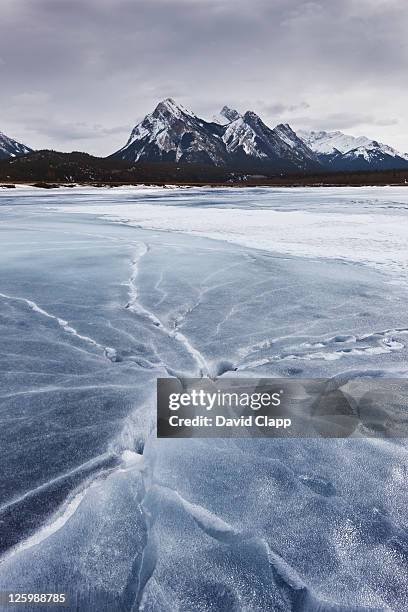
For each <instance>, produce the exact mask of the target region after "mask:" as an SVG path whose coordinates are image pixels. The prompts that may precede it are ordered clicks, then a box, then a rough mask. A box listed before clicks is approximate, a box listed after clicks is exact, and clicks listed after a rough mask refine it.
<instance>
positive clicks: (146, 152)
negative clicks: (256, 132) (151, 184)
mask: <svg viewBox="0 0 408 612" xmlns="http://www.w3.org/2000/svg"><path fill="white" fill-rule="evenodd" d="M220 133H221V127H220V126H217V125H216V124H211V123H208V122H206V121H204V120H203V119H200V118H199V117H197V116H196V115H194V113H192V112H191V111H189V110H187V109H186V108H184V106H182V105H181V104H178V103H176V102H175V101H174V100H173V99H172V98H166V99H165V100H162V101H161V102H159V104H158V105H157V106H156V108H155V109H154V111H153V112H152V113H150V114H149V115H146V117H145V118H144V119H143V121H141V122H140V123H138V124H137V125H136V126H135V128H134V129H133V131H132V133H131V135H130V138H129V140H128V142H127V143H126V145H125V146H124V147H123V148H122V149H120V150H119V151H118V152H117V153H115V154H114V157H118V158H121V159H125V160H128V161H135V162H137V161H141V160H144V161H176V162H178V161H180V162H184V163H200V164H210V165H216V166H218V165H223V164H225V161H226V160H225V159H224V158H225V149H224V146H223V143H222V141H221V138H220Z"/></svg>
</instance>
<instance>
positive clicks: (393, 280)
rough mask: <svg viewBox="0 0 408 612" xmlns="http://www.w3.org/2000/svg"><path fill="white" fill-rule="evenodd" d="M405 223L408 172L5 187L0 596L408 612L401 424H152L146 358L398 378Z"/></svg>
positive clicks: (403, 365)
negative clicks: (354, 429) (188, 435)
mask: <svg viewBox="0 0 408 612" xmlns="http://www.w3.org/2000/svg"><path fill="white" fill-rule="evenodd" d="M407 220H408V189H404V188H350V189H346V188H338V189H337V188H336V189H334V188H332V189H329V188H327V189H326V188H321V189H311V188H308V189H204V188H200V189H198V188H197V189H160V188H128V189H106V190H105V189H103V190H102V189H91V188H89V189H82V188H74V189H60V190H55V191H45V190H32V189H30V188H21V189H17V190H2V191H0V258H1V259H0V338H1V350H0V360H1V368H0V380H1V384H0V415H1V417H0V418H1V421H2V427H1V430H0V436H1V444H0V453H1V465H2V468H3V469H2V472H1V475H0V491H1V497H0V530H1V547H2V560H1V564H0V591H1V590H14V591H23V592H26V593H27V592H54V591H56V592H67V593H68V594H69V606H68V609H70V610H71V609H72V610H77V609H79V610H86V611H92V610H95V611H98V612H102V611H105V610H106V611H109V612H115V611H116V610H118V611H119V610H123V611H125V610H139V609H143V610H146V611H149V612H173V611H175V610H180V611H188V612H190V611H191V612H195V611H197V612H198V611H200V612H204V611H218V610H222V611H224V610H225V611H228V612H229V611H237V612H238V611H251V612H258V611H264V610H276V611H289V610H295V611H296V610H302V611H303V610H311V611H313V610H319V611H328V612H329V611H331V612H333V611H353V610H360V609H363V610H395V611H396V612H400V611H404V610H408V594H407V590H406V585H407V582H408V563H407V561H408V536H407V529H408V504H407V489H406V483H407V476H408V454H407V448H406V446H407V445H406V443H405V441H401V440H373V439H371V440H369V439H367V440H362V439H349V440H295V439H292V440H276V439H275V440H272V439H270V440H228V441H227V440H220V439H218V440H197V439H196V440H182V439H180V440H157V439H156V437H155V429H154V427H155V418H156V415H155V391H156V386H155V382H156V378H157V377H163V376H169V375H170V376H172V375H185V376H197V375H204V376H206V375H211V376H215V375H217V374H218V375H224V376H225V375H226V376H242V377H250V376H295V377H312V378H314V377H334V376H338V375H342V376H343V378H344V377H353V376H356V375H358V374H361V373H365V374H367V375H371V376H373V377H377V378H378V377H381V376H382V377H406V376H407V370H408V366H407V357H408V349H407V345H408V311H407V307H406V304H407V297H408V296H407V282H406V279H407V269H408V223H407ZM26 609H29V608H26ZM33 609H34V608H33ZM36 609H37V610H38V607H37V608H36Z"/></svg>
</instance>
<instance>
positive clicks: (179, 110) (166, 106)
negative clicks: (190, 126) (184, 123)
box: [152, 98, 196, 119]
mask: <svg viewBox="0 0 408 612" xmlns="http://www.w3.org/2000/svg"><path fill="white" fill-rule="evenodd" d="M152 115H153V116H159V115H162V116H164V117H166V116H167V115H173V116H174V117H177V119H180V118H181V117H183V116H184V115H188V116H190V117H195V116H196V115H195V114H194V113H193V112H192V111H190V110H187V109H186V108H185V107H184V106H183V105H182V104H179V103H177V102H176V101H175V100H173V98H165V99H164V100H162V101H161V102H159V104H158V105H157V106H156V108H155V109H154V111H153V113H152Z"/></svg>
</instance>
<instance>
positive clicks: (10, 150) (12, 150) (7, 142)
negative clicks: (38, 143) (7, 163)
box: [0, 132, 33, 159]
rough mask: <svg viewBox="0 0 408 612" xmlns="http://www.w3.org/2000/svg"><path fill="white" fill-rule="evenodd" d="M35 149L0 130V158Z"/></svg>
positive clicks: (23, 153)
mask: <svg viewBox="0 0 408 612" xmlns="http://www.w3.org/2000/svg"><path fill="white" fill-rule="evenodd" d="M32 150H33V149H30V147H27V146H26V145H24V144H21V142H17V140H13V139H12V138H10V137H9V136H6V135H5V134H3V132H0V159H8V158H9V157H18V156H19V155H26V154H27V153H31V152H32Z"/></svg>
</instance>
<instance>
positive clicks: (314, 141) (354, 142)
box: [299, 130, 372, 155]
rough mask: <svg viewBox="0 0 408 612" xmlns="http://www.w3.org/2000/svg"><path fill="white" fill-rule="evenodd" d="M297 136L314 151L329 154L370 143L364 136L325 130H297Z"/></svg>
mask: <svg viewBox="0 0 408 612" xmlns="http://www.w3.org/2000/svg"><path fill="white" fill-rule="evenodd" d="M299 136H300V137H301V138H302V139H303V141H304V142H305V143H306V144H307V145H308V146H309V147H310V148H311V149H312V150H313V151H315V152H316V153H322V154H325V155H330V154H333V153H337V152H339V153H347V152H348V151H351V150H352V149H356V148H357V147H364V146H366V145H369V144H371V143H372V140H370V139H369V138H367V137H366V136H358V137H355V136H350V135H349V134H343V132H339V131H335V132H325V131H324V130H320V131H311V132H307V131H305V130H299Z"/></svg>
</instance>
